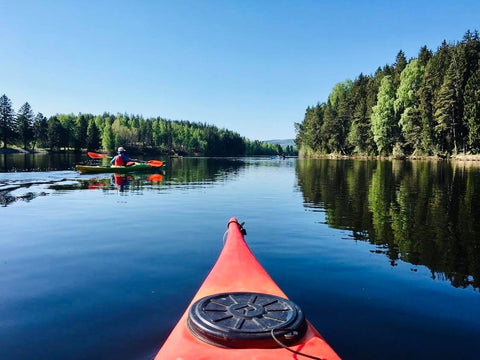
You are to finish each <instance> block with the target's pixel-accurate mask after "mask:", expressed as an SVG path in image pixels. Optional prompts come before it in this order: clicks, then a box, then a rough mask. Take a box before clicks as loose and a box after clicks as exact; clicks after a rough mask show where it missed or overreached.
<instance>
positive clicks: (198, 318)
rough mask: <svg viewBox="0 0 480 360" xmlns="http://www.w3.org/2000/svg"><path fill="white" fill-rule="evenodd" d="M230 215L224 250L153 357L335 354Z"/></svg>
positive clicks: (261, 358)
mask: <svg viewBox="0 0 480 360" xmlns="http://www.w3.org/2000/svg"><path fill="white" fill-rule="evenodd" d="M243 234H245V232H244V230H243V228H242V225H240V224H239V223H238V222H237V219H235V218H231V219H230V221H229V223H228V237H227V240H226V242H225V245H224V247H223V250H222V252H221V254H220V256H219V258H218V260H217V262H216V263H215V265H214V267H213V268H212V270H211V271H210V274H209V275H208V276H207V278H206V279H205V281H204V282H203V284H202V285H201V287H200V289H199V290H198V292H197V293H196V295H195V296H194V298H193V300H192V302H191V303H190V305H189V307H188V308H187V310H186V311H185V313H184V314H183V316H182V318H181V319H180V320H179V321H178V323H177V325H176V326H175V328H174V329H173V330H172V332H171V333H170V335H169V337H168V338H167V340H166V341H165V343H164V344H163V346H162V348H161V349H160V351H159V352H158V354H157V356H156V357H155V360H166V359H182V360H201V359H202V360H206V359H212V360H213V359H215V360H218V359H232V360H240V359H242V360H245V359H252V360H253V359H255V360H270V359H274V360H287V359H288V360H293V359H300V360H301V359H308V358H310V359H329V360H334V359H339V357H338V355H337V354H336V353H335V351H334V350H333V349H332V348H331V347H330V346H329V345H328V343H327V342H326V341H325V340H324V339H323V337H322V336H321V335H320V334H319V333H318V332H317V331H316V330H315V328H314V327H313V326H312V325H311V324H310V323H309V322H308V321H307V320H306V319H305V317H304V314H303V312H302V310H301V309H300V308H299V307H298V305H296V304H295V303H293V302H292V301H290V300H289V299H288V298H287V297H286V295H285V294H284V293H283V291H282V290H281V289H280V288H279V287H278V285H277V284H276V283H275V282H274V281H273V280H272V278H271V277H270V276H269V275H268V273H267V272H266V271H265V269H264V268H263V267H262V266H261V265H260V263H259V262H258V261H257V259H256V258H255V256H254V255H253V254H252V252H251V251H250V249H249V248H248V246H247V244H246V242H245V240H244V237H243Z"/></svg>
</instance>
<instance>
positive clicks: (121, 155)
mask: <svg viewBox="0 0 480 360" xmlns="http://www.w3.org/2000/svg"><path fill="white" fill-rule="evenodd" d="M117 152H118V155H116V156H114V157H113V159H112V160H111V161H110V163H111V164H112V165H115V166H132V165H134V164H135V163H134V162H133V161H132V159H130V158H129V157H128V156H127V155H125V149H124V148H123V147H122V146H120V147H119V148H118V151H117Z"/></svg>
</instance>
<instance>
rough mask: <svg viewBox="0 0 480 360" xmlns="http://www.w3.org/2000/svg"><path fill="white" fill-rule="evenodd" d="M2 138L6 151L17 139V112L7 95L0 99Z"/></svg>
mask: <svg viewBox="0 0 480 360" xmlns="http://www.w3.org/2000/svg"><path fill="white" fill-rule="evenodd" d="M0 137H1V139H2V142H3V148H4V149H6V148H7V145H8V143H9V142H12V140H13V139H14V138H15V111H14V110H13V107H12V102H11V101H10V99H9V98H8V97H7V95H5V94H3V95H2V97H0Z"/></svg>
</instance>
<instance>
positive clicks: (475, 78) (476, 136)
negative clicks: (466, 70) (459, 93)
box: [463, 67, 480, 154]
mask: <svg viewBox="0 0 480 360" xmlns="http://www.w3.org/2000/svg"><path fill="white" fill-rule="evenodd" d="M463 118H464V123H465V124H466V125H467V129H468V146H469V148H470V150H472V151H473V152H474V153H477V154H478V153H480V67H479V68H478V69H477V71H476V72H475V73H474V74H473V75H472V76H471V77H470V79H469V80H468V82H467V85H466V86H465V92H464V111H463Z"/></svg>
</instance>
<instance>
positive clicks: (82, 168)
mask: <svg viewBox="0 0 480 360" xmlns="http://www.w3.org/2000/svg"><path fill="white" fill-rule="evenodd" d="M75 168H76V170H77V171H78V172H80V174H101V173H122V174H123V173H129V172H149V171H155V170H156V169H158V167H157V166H152V165H149V164H144V163H138V162H137V163H135V165H132V166H115V165H112V166H95V165H76V166H75Z"/></svg>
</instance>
